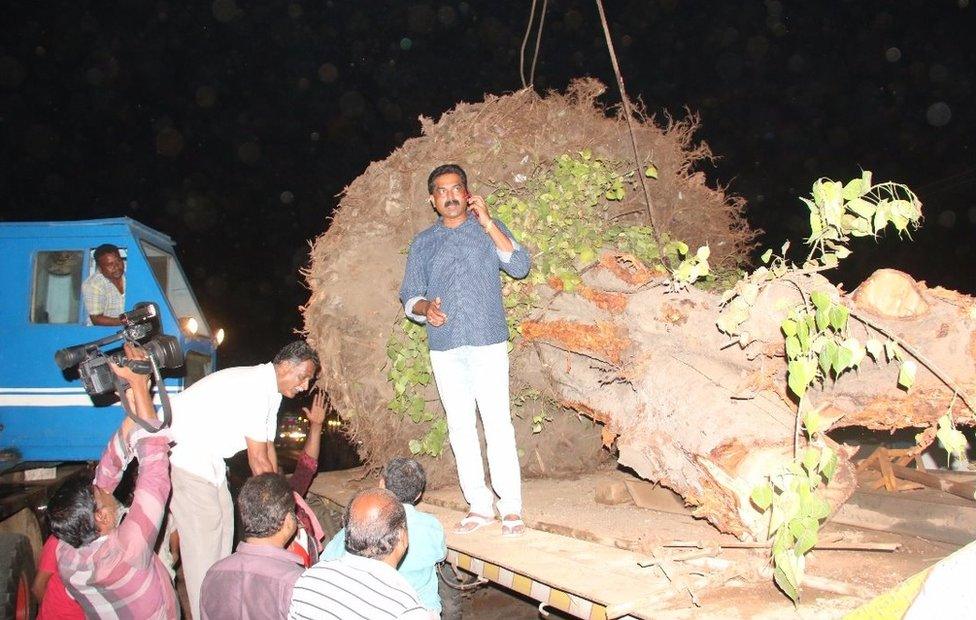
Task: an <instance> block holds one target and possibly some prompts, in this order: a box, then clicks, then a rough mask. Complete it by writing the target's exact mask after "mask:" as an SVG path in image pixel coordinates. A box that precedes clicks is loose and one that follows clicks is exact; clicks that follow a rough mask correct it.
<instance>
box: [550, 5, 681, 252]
mask: <svg viewBox="0 0 976 620" xmlns="http://www.w3.org/2000/svg"><path fill="white" fill-rule="evenodd" d="M533 1H534V0H533ZM596 8H597V10H598V11H599V12H600V23H601V24H602V25H603V36H604V37H605V38H606V40H607V49H608V50H610V62H611V63H612V64H613V72H614V74H615V75H616V76H617V86H618V87H619V88H620V100H621V101H622V102H623V106H624V119H626V121H627V129H628V130H629V131H630V145H631V146H632V147H633V149H634V165H635V166H636V167H637V178H638V179H639V180H640V184H641V189H643V190H644V200H645V201H647V219H648V224H649V226H650V228H651V235H652V236H653V237H654V243H656V244H657V247H658V249H659V250H660V252H661V262H663V263H664V266H665V267H667V269H668V271H671V262H670V261H669V260H668V257H667V255H666V254H665V253H664V246H663V245H662V244H661V237H660V236H659V235H658V231H657V225H656V224H655V222H654V209H653V207H652V204H651V193H650V191H649V190H648V189H647V180H646V179H645V178H644V173H643V171H642V170H641V169H640V168H641V163H640V154H639V153H638V151H637V135H636V134H635V132H634V119H633V113H632V110H633V106H631V104H630V98H629V97H627V89H626V88H624V77H623V76H622V75H621V74H620V66H619V65H618V64H617V53H616V52H614V51H613V41H612V40H611V39H610V27H609V26H607V16H606V14H605V13H604V12H603V0H596Z"/></svg>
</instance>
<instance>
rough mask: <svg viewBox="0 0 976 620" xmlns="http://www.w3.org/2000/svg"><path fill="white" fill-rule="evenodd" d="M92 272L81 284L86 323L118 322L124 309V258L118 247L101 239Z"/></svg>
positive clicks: (117, 323) (118, 323)
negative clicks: (86, 315) (86, 317)
mask: <svg viewBox="0 0 976 620" xmlns="http://www.w3.org/2000/svg"><path fill="white" fill-rule="evenodd" d="M94 259H95V272H94V273H93V274H92V275H91V277H89V278H88V279H87V280H85V282H84V283H83V284H82V285H81V293H82V296H83V297H84V299H85V310H87V312H88V319H87V321H86V323H87V324H88V325H121V324H122V321H121V320H120V319H119V315H120V314H122V313H123V312H125V260H123V258H122V254H121V252H120V251H119V248H118V247H116V246H114V245H112V244H111V243H103V244H102V245H100V246H98V247H97V248H95V253H94Z"/></svg>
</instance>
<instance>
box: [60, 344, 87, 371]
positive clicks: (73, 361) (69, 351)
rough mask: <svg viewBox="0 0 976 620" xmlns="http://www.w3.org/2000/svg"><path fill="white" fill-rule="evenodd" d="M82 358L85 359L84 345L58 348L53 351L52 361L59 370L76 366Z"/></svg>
mask: <svg viewBox="0 0 976 620" xmlns="http://www.w3.org/2000/svg"><path fill="white" fill-rule="evenodd" d="M83 359H85V345H77V346H73V347H67V348H64V349H58V350H57V351H56V352H55V353H54V363H55V364H57V365H58V368H60V369H61V370H67V369H68V368H71V367H73V366H77V365H78V364H79V363H81V360H83Z"/></svg>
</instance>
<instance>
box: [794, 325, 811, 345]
mask: <svg viewBox="0 0 976 620" xmlns="http://www.w3.org/2000/svg"><path fill="white" fill-rule="evenodd" d="M796 337H797V338H799V340H800V347H802V348H803V350H804V351H809V350H810V324H809V323H807V322H806V321H804V320H800V321H798V322H797V324H796Z"/></svg>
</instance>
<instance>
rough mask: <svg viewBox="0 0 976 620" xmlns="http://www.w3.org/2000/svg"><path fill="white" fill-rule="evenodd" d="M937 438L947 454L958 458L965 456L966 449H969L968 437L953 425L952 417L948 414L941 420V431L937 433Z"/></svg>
mask: <svg viewBox="0 0 976 620" xmlns="http://www.w3.org/2000/svg"><path fill="white" fill-rule="evenodd" d="M935 437H936V439H938V440H939V443H941V444H942V447H943V448H945V450H946V452H948V453H949V454H953V455H955V456H956V457H960V456H962V455H964V454H965V453H966V448H968V447H969V442H968V441H966V436H965V435H963V434H962V431H960V430H958V429H957V428H956V427H955V425H954V424H953V423H952V416H951V414H948V413H947V414H945V415H943V416H942V417H941V418H939V430H937V431H936V432H935Z"/></svg>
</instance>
